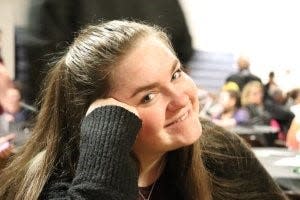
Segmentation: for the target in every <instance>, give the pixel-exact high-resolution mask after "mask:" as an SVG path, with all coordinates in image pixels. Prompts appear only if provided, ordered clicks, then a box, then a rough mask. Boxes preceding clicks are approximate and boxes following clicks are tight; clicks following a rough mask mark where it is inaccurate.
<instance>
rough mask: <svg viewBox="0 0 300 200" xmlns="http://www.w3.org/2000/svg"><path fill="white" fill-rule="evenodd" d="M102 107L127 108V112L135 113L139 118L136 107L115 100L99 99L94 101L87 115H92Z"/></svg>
mask: <svg viewBox="0 0 300 200" xmlns="http://www.w3.org/2000/svg"><path fill="white" fill-rule="evenodd" d="M102 106H120V107H122V108H125V109H126V110H128V111H130V112H132V113H134V114H135V115H136V116H138V117H139V114H138V111H137V109H136V108H135V107H133V106H130V105H128V104H126V103H123V102H121V101H118V100H116V99H114V98H107V99H97V100H96V101H94V102H93V103H92V104H91V105H90V107H89V109H88V110H87V112H86V115H88V114H90V113H91V112H92V111H93V110H95V109H96V108H99V107H102Z"/></svg>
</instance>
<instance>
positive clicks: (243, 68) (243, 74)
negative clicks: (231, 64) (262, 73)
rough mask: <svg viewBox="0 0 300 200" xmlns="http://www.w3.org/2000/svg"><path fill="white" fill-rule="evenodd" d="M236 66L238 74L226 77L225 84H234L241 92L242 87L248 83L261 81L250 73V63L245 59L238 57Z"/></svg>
mask: <svg viewBox="0 0 300 200" xmlns="http://www.w3.org/2000/svg"><path fill="white" fill-rule="evenodd" d="M237 65H238V72H236V73H234V74H231V75H230V76H229V77H227V78H226V83H228V82H235V83H236V84H237V85H238V86H239V89H240V91H242V90H243V88H244V86H245V85H246V84H247V83H249V82H250V81H259V82H261V79H260V78H259V77H257V76H255V75H254V74H252V73H251V72H250V62H249V60H248V59H247V58H246V57H244V56H241V57H239V58H238V60H237Z"/></svg>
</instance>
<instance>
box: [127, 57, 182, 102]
mask: <svg viewBox="0 0 300 200" xmlns="http://www.w3.org/2000/svg"><path fill="white" fill-rule="evenodd" d="M178 63H179V61H178V60H177V59H176V60H175V61H174V62H173V64H172V67H171V70H170V74H173V72H174V71H175V69H176V67H177V65H178ZM158 85H159V83H158V82H154V83H151V84H148V85H144V86H141V87H138V88H136V89H135V90H134V92H133V94H132V95H131V98H132V97H134V96H135V95H137V94H138V93H140V92H142V91H145V90H151V89H153V88H156V87H158Z"/></svg>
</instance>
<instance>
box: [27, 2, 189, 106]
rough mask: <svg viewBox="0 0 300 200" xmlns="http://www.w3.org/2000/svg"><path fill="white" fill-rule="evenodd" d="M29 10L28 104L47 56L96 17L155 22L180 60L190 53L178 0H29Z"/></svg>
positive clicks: (34, 93) (42, 71)
mask: <svg viewBox="0 0 300 200" xmlns="http://www.w3.org/2000/svg"><path fill="white" fill-rule="evenodd" d="M29 13H30V15H29V20H28V23H29V25H28V31H29V35H28V37H27V39H26V38H25V39H24V40H25V41H24V42H25V44H24V45H25V47H26V49H25V50H26V54H27V56H28V62H29V64H28V65H29V66H30V71H29V73H30V81H31V82H30V87H29V88H31V93H32V94H31V95H30V96H31V100H29V103H32V101H33V100H34V98H35V97H36V93H37V92H38V90H39V87H40V85H41V82H42V81H41V80H42V78H43V77H44V75H45V73H46V72H47V71H48V69H47V67H46V66H45V65H46V64H48V63H49V60H50V59H49V57H51V58H52V57H53V53H57V52H58V51H59V50H61V49H63V48H64V47H66V46H68V43H70V42H72V41H73V38H74V35H75V34H76V32H78V31H79V30H80V29H81V28H83V27H84V26H86V25H87V24H91V23H98V22H99V21H100V20H105V21H108V20H114V19H128V20H139V21H145V22H148V23H150V24H156V25H159V26H161V27H163V28H165V29H166V30H167V32H169V33H170V36H171V40H172V43H173V46H174V48H175V51H176V53H177V54H178V57H179V59H180V60H181V61H182V62H183V63H186V62H187V61H188V60H189V59H190V58H191V56H192V54H193V49H192V41H191V36H190V33H189V30H188V27H187V24H186V21H185V17H184V13H183V11H182V9H181V7H180V4H179V2H178V0H163V1H161V0H154V1H149V0H126V1H124V0H109V1H107V0H89V1H86V0H31V7H30V11H29ZM26 40H27V41H26ZM45 55H48V56H45ZM51 55H52V56H51Z"/></svg>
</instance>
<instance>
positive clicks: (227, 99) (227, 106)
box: [219, 91, 236, 111]
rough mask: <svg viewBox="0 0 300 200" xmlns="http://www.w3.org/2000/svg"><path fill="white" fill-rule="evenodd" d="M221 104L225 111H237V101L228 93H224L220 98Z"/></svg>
mask: <svg viewBox="0 0 300 200" xmlns="http://www.w3.org/2000/svg"><path fill="white" fill-rule="evenodd" d="M219 103H220V104H221V105H222V106H223V108H224V111H229V110H233V109H235V106H236V99H235V98H234V97H231V95H230V94H229V92H228V91H222V92H221V93H220V97H219Z"/></svg>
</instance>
